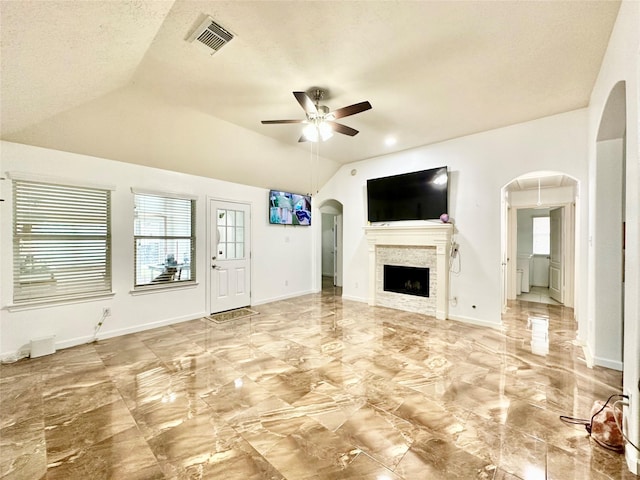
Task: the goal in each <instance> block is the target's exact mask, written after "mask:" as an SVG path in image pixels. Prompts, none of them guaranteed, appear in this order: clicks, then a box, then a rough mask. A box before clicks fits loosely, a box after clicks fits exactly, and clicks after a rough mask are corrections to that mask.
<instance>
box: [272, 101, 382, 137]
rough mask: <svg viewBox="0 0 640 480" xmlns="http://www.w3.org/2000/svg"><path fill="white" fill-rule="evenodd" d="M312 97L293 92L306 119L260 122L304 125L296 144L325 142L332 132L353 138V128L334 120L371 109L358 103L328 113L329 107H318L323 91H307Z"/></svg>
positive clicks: (362, 103) (354, 132) (366, 103)
mask: <svg viewBox="0 0 640 480" xmlns="http://www.w3.org/2000/svg"><path fill="white" fill-rule="evenodd" d="M309 92H310V93H311V94H312V95H313V100H312V99H311V97H310V96H309V94H308V93H307V92H293V96H294V97H296V100H297V101H298V103H299V104H300V106H301V107H302V109H303V110H304V111H305V113H306V116H307V118H305V119H300V120H262V123H263V124H265V125H270V124H277V123H305V124H307V125H306V127H305V128H304V131H303V133H302V136H301V137H300V139H299V140H298V142H317V141H319V140H322V141H324V140H327V139H329V138H331V137H332V136H333V132H338V133H342V134H344V135H349V136H351V137H353V136H354V135H356V134H357V133H358V130H356V129H355V128H351V127H347V126H346V125H342V124H341V123H337V122H335V121H334V120H337V119H338V118H344V117H348V116H349V115H355V114H356V113H360V112H364V111H365V110H369V109H370V108H371V104H370V103H369V102H360V103H354V104H353V105H349V106H348V107H342V108H339V109H337V110H333V111H329V107H327V106H325V105H320V100H322V97H323V96H324V94H325V93H326V92H325V91H323V90H321V89H319V88H315V89H311V90H310V91H309Z"/></svg>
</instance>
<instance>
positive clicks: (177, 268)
mask: <svg viewBox="0 0 640 480" xmlns="http://www.w3.org/2000/svg"><path fill="white" fill-rule="evenodd" d="M134 200H135V215H134V232H135V266H134V272H135V286H136V287H139V286H144V285H156V284H159V283H172V282H180V281H185V280H195V271H194V269H193V267H194V266H195V265H194V262H193V261H192V260H193V259H192V256H193V255H194V252H195V233H194V232H195V225H194V222H193V220H192V219H193V210H194V206H195V201H194V200H188V199H183V198H173V197H162V196H158V195H148V194H135V195H134Z"/></svg>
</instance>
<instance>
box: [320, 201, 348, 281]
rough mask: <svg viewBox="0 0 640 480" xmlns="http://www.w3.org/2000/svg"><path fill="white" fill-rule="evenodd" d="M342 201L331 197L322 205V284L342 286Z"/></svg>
mask: <svg viewBox="0 0 640 480" xmlns="http://www.w3.org/2000/svg"><path fill="white" fill-rule="evenodd" d="M342 210H343V207H342V203H340V202H339V201H337V200H333V199H329V200H326V201H325V202H323V203H322V205H320V208H319V211H320V216H321V227H322V234H321V248H320V249H321V252H322V253H321V264H320V265H321V268H320V274H321V279H320V280H321V282H320V285H321V286H323V287H324V286H332V287H340V288H341V287H342V251H343V249H342Z"/></svg>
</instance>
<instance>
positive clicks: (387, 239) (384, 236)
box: [364, 222, 453, 320]
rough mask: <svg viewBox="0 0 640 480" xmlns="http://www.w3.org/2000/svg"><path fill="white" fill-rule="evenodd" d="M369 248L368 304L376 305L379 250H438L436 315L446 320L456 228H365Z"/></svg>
mask: <svg viewBox="0 0 640 480" xmlns="http://www.w3.org/2000/svg"><path fill="white" fill-rule="evenodd" d="M364 230H365V234H366V236H367V243H368V246H369V305H377V304H378V303H377V302H376V296H377V288H376V284H377V275H376V265H377V258H376V255H377V247H380V246H400V247H417V248H424V247H435V252H436V273H437V289H436V308H435V316H436V318H438V319H440V320H445V319H446V318H447V315H448V313H449V252H450V245H451V235H452V232H453V225H451V224H449V223H435V222H434V223H427V224H421V225H399V226H396V225H389V226H369V227H364Z"/></svg>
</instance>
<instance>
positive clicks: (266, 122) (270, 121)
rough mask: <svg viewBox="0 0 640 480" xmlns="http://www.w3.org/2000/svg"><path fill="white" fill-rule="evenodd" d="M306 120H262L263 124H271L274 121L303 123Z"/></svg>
mask: <svg viewBox="0 0 640 480" xmlns="http://www.w3.org/2000/svg"><path fill="white" fill-rule="evenodd" d="M304 122H306V120H262V122H261V123H263V124H264V125H272V124H275V123H304Z"/></svg>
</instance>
